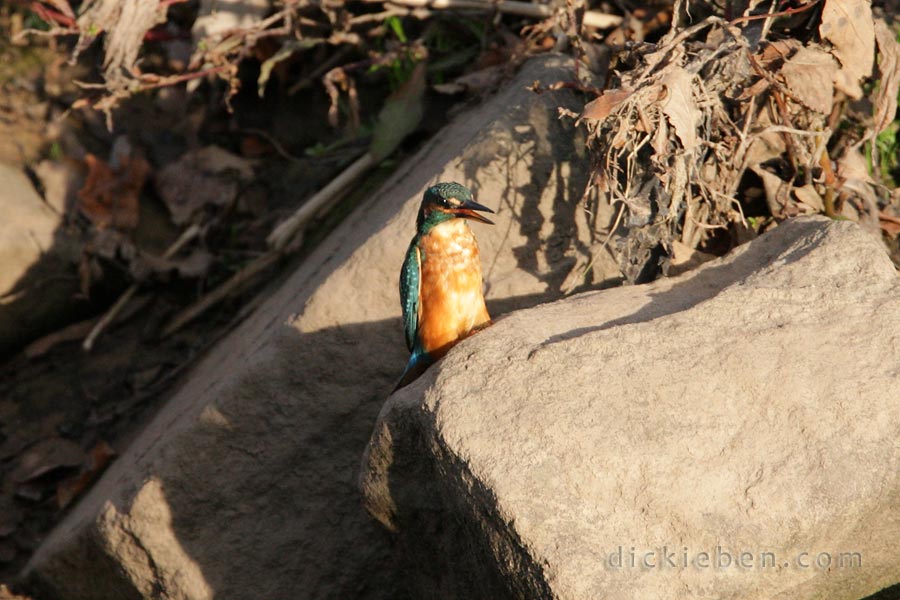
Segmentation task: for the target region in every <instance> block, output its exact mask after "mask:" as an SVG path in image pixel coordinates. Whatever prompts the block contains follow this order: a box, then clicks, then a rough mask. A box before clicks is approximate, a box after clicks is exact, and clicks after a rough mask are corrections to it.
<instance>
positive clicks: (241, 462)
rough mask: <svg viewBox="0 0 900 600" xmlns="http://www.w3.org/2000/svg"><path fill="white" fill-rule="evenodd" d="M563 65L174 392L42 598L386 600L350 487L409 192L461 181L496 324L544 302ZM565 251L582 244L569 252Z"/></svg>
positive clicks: (552, 289) (277, 295) (562, 179)
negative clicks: (468, 194)
mask: <svg viewBox="0 0 900 600" xmlns="http://www.w3.org/2000/svg"><path fill="white" fill-rule="evenodd" d="M567 65H568V62H567V61H566V60H565V59H562V58H558V57H543V58H539V59H535V60H533V61H531V62H529V63H528V64H527V65H526V66H525V67H524V68H523V70H522V71H521V73H520V74H519V75H518V76H517V77H516V78H515V79H514V80H513V81H512V82H511V83H510V84H509V86H508V87H507V88H506V89H505V91H502V92H501V93H499V94H498V95H497V96H496V97H494V98H492V99H490V100H489V101H487V102H486V103H485V104H484V105H482V106H480V107H478V108H476V109H474V110H472V111H470V112H468V113H466V114H464V115H461V116H460V117H459V118H457V119H455V120H454V122H453V123H451V124H450V125H449V126H448V127H447V128H446V129H445V130H444V131H443V132H442V133H441V134H440V135H438V136H437V137H436V138H435V139H434V140H433V141H432V142H431V143H429V144H428V145H427V146H426V147H425V148H424V149H423V150H422V151H421V152H420V153H419V154H418V155H417V156H415V157H414V158H413V159H412V160H410V161H409V162H408V163H407V164H406V165H405V166H403V167H401V168H400V169H399V171H398V172H397V173H396V175H395V176H394V177H393V178H392V179H391V180H390V181H389V182H388V183H387V184H386V185H385V186H384V187H383V188H382V189H381V190H380V191H379V192H378V193H376V194H374V195H373V196H372V197H371V198H369V199H368V200H367V202H366V203H365V205H363V206H361V207H360V208H359V209H358V210H357V211H356V212H355V213H354V214H353V215H351V216H350V217H349V218H348V220H346V221H345V222H344V223H343V224H342V225H341V226H340V227H338V228H337V229H336V230H335V231H334V233H333V234H332V235H331V236H330V237H329V238H328V239H327V240H325V241H324V242H323V243H322V244H321V246H320V247H319V248H318V249H317V250H316V251H315V252H314V253H313V254H312V255H311V256H310V257H309V258H308V259H307V260H306V261H305V262H304V263H303V264H302V265H301V266H300V267H299V268H298V269H297V270H296V271H295V272H294V273H293V274H292V275H291V276H290V277H289V278H288V279H287V280H286V281H284V283H283V284H281V286H280V287H279V288H278V289H277V290H276V291H274V292H272V293H271V294H270V296H269V297H268V299H267V300H266V301H265V303H264V304H263V305H261V307H260V308H259V309H257V311H256V312H255V313H254V314H253V315H252V316H251V317H250V318H249V319H248V320H247V321H245V322H244V323H243V324H242V325H241V326H240V327H238V328H237V329H236V330H235V331H234V332H232V334H230V335H229V336H228V337H227V338H226V339H225V340H224V341H222V342H221V343H219V344H218V345H217V347H216V348H215V349H214V350H212V351H211V352H210V353H209V354H208V355H207V356H206V357H205V358H204V359H203V360H202V361H201V363H200V364H199V365H198V366H197V367H196V368H195V369H194V370H193V372H192V373H191V374H190V375H189V376H187V377H186V380H185V382H184V384H183V387H182V388H181V389H180V390H179V391H178V392H177V393H176V394H175V396H174V397H173V398H172V399H171V400H170V401H169V402H168V403H167V404H166V406H165V407H164V408H163V409H162V410H161V412H160V413H159V414H158V415H157V417H156V418H155V419H154V420H153V421H152V423H151V424H150V425H149V426H148V427H147V429H146V430H145V431H143V432H142V433H141V434H140V436H139V437H138V438H137V439H136V440H135V441H134V442H133V443H132V444H131V446H130V448H128V449H127V451H125V452H124V453H123V454H122V455H121V457H120V458H119V459H118V460H117V461H116V463H115V464H114V465H113V466H112V467H111V468H110V469H109V470H108V471H107V472H106V474H105V475H104V476H103V478H102V479H101V480H100V481H99V482H98V484H97V485H96V486H95V487H94V488H93V489H92V490H91V492H90V493H89V494H88V495H87V496H86V497H85V498H84V499H83V500H82V501H81V502H80V503H79V504H78V505H77V506H76V507H75V508H74V510H73V511H72V512H71V513H70V514H69V515H68V516H67V517H66V519H65V520H64V521H63V522H62V523H61V524H60V526H59V527H58V528H57V529H56V530H55V531H54V532H53V533H52V534H51V535H50V537H49V538H48V539H47V540H46V541H45V542H44V544H43V545H42V546H41V548H40V549H39V550H38V552H37V553H36V554H35V556H34V557H33V559H32V561H31V562H30V564H29V565H28V567H27V569H26V573H27V575H28V578H29V581H31V582H32V584H34V586H35V587H36V589H38V590H39V591H40V592H42V595H41V596H40V597H41V598H45V597H46V598H58V599H67V600H68V599H72V600H74V599H90V600H103V599H105V598H109V599H115V600H121V599H129V598H142V597H143V598H150V597H152V598H179V599H181V598H184V599H188V598H190V599H204V598H213V597H215V598H227V599H229V600H240V599H254V600H256V599H259V598H266V599H276V600H277V599H294V598H396V597H397V593H398V592H397V585H398V582H399V580H400V579H401V575H398V573H397V571H396V570H395V568H394V564H393V555H392V549H391V540H390V536H389V535H388V534H387V533H386V532H385V531H384V530H383V529H382V528H381V527H380V526H379V524H378V523H377V522H375V521H374V520H373V519H372V518H371V517H370V516H369V515H367V514H366V512H365V510H364V508H363V506H362V502H361V497H360V494H359V491H358V487H357V473H358V470H359V462H360V457H361V456H362V454H363V451H364V449H365V446H366V442H367V441H368V439H369V436H370V434H371V431H372V427H373V424H374V422H375V418H376V416H377V414H378V411H379V410H380V408H381V406H382V405H383V403H384V400H385V398H386V397H387V396H388V394H389V393H390V390H391V389H392V386H393V384H394V382H395V381H396V379H397V378H398V377H399V375H400V373H401V372H402V371H403V367H404V365H405V363H406V359H407V356H408V355H407V352H406V348H405V344H404V342H403V335H402V332H401V326H400V318H399V317H400V304H399V299H398V296H397V294H398V292H397V281H398V275H399V269H400V265H401V263H402V260H403V255H404V253H405V251H406V247H407V245H408V243H409V240H410V238H411V237H412V235H413V227H414V221H415V214H416V210H417V207H418V203H419V200H420V199H421V195H422V192H423V191H424V189H425V188H426V187H428V185H430V184H433V183H435V182H437V181H447V180H450V181H453V180H455V181H459V182H460V183H464V184H466V185H468V186H469V187H471V188H472V189H473V190H474V191H475V193H476V195H477V197H478V198H479V201H480V202H482V203H484V204H487V205H489V206H491V207H493V208H495V209H497V213H498V214H497V215H496V217H497V218H496V219H494V220H495V221H496V222H497V225H495V226H494V227H487V226H484V227H479V226H477V225H476V227H477V230H476V235H477V236H478V239H479V242H480V244H481V249H482V257H483V261H484V272H485V276H486V280H487V285H488V289H489V291H488V306H489V309H490V310H491V311H492V313H493V314H495V315H496V314H500V313H503V312H505V311H508V310H510V309H512V308H516V307H521V306H530V305H534V304H536V303H538V302H541V301H545V300H547V299H550V298H553V297H555V296H556V295H557V294H558V290H559V287H560V284H561V283H562V281H563V279H564V277H565V276H566V274H567V273H568V272H569V270H570V269H571V268H572V266H573V265H574V264H575V261H576V259H578V258H579V257H578V256H577V255H578V253H579V252H581V257H580V258H581V259H582V260H584V259H585V258H586V257H585V252H586V251H585V250H584V248H586V246H585V243H584V242H581V243H580V242H578V235H577V231H578V228H579V225H578V224H577V223H576V219H577V218H580V217H579V215H580V214H581V213H582V212H583V211H581V209H580V208H579V204H578V201H579V199H580V198H581V195H582V192H583V189H584V186H585V184H586V181H587V174H586V168H587V164H586V162H587V161H586V160H585V157H584V156H583V154H582V152H583V148H584V140H583V138H581V137H580V136H579V135H578V134H577V133H576V132H575V131H574V129H573V128H572V126H571V124H566V123H562V122H560V121H559V120H558V119H557V106H558V105H560V104H561V105H564V106H567V107H569V108H570V109H577V108H578V106H579V103H578V101H577V99H576V98H575V97H574V95H573V94H571V93H570V92H564V93H561V94H560V93H554V94H543V95H537V94H534V93H532V92H530V91H528V90H527V89H526V88H527V86H528V85H530V84H531V83H532V82H533V81H535V80H541V81H542V82H544V83H552V82H555V81H559V80H565V79H568V78H570V77H571V71H570V70H569V68H568V66H567ZM579 248H580V249H581V250H579Z"/></svg>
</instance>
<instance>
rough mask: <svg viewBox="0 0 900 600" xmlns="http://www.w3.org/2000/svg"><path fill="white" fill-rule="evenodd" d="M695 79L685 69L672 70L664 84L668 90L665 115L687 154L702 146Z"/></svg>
mask: <svg viewBox="0 0 900 600" xmlns="http://www.w3.org/2000/svg"><path fill="white" fill-rule="evenodd" d="M693 79H694V76H693V75H691V74H690V73H688V72H687V71H685V70H684V69H681V68H676V69H672V70H671V71H670V72H669V74H668V75H667V76H666V78H665V79H663V82H662V83H663V85H665V86H666V90H668V95H667V96H666V98H665V100H663V105H662V110H663V113H664V114H665V115H666V117H668V119H669V123H671V124H672V127H674V128H675V133H676V135H678V139H679V140H681V145H682V147H683V148H684V149H685V150H686V151H687V152H691V151H693V150H694V149H695V148H697V146H699V145H700V140H699V138H698V137H697V127H698V125H699V124H700V117H701V113H700V109H698V108H697V105H696V103H695V102H694V97H693V92H692V81H693Z"/></svg>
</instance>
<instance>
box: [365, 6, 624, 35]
mask: <svg viewBox="0 0 900 600" xmlns="http://www.w3.org/2000/svg"><path fill="white" fill-rule="evenodd" d="M368 1H369V2H372V1H375V2H380V1H382V0H368ZM387 4H394V5H397V6H410V7H415V8H428V9H431V10H462V9H470V10H472V9H474V10H484V11H491V12H492V11H495V10H496V11H499V12H501V13H504V14H511V15H518V16H520V17H529V18H532V19H546V18H548V17H552V16H553V14H554V10H553V8H552V7H551V6H549V5H546V4H532V3H530V2H520V1H517V0H500V1H499V2H483V1H481V0H389V1H388V2H387ZM620 23H622V17H620V16H619V15H610V14H607V13H601V12H598V11H594V10H589V11H587V12H585V13H584V19H583V21H582V24H583V25H584V26H586V27H594V28H597V29H609V28H610V27H616V26H617V25H619V24H620Z"/></svg>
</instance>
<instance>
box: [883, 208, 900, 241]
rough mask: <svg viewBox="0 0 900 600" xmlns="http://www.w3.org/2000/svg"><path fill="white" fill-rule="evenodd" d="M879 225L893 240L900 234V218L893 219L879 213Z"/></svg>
mask: <svg viewBox="0 0 900 600" xmlns="http://www.w3.org/2000/svg"><path fill="white" fill-rule="evenodd" d="M878 224H879V225H881V230H882V231H884V232H885V233H886V234H888V235H889V236H890V237H891V238H892V239H893V238H896V237H897V235H898V234H900V218H898V217H893V216H891V215H889V214H886V213H885V212H880V213H878Z"/></svg>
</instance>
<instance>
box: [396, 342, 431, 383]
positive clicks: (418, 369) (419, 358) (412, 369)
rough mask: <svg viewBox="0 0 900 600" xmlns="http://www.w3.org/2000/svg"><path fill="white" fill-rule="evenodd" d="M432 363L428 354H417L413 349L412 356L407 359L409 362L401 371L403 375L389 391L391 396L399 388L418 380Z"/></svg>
mask: <svg viewBox="0 0 900 600" xmlns="http://www.w3.org/2000/svg"><path fill="white" fill-rule="evenodd" d="M432 362H434V361H433V360H432V359H431V357H430V356H429V355H428V353H424V352H419V351H418V350H416V349H414V350H413V353H412V356H410V357H409V362H408V363H406V368H405V369H403V375H401V376H400V380H399V381H398V382H397V385H395V386H394V389H393V390H391V393H392V394H393V393H394V392H396V391H397V390H399V389H400V388H402V387H406V386H407V385H409V384H410V383H412V382H413V381H415V380H416V379H418V378H419V376H420V375H422V373H424V372H425V371H426V370H427V369H428V367H429V366H430V365H431V363H432Z"/></svg>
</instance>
